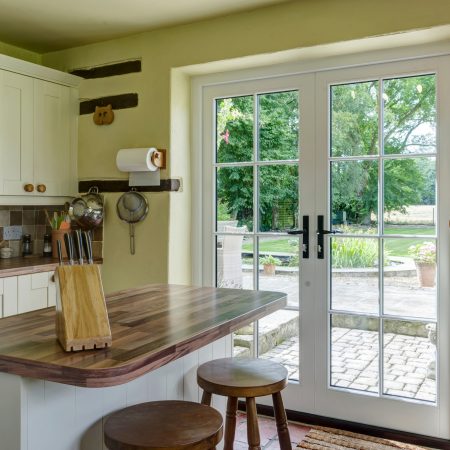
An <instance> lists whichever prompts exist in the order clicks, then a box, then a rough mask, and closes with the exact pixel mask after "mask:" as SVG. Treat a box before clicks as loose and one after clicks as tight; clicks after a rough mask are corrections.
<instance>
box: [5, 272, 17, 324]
mask: <svg viewBox="0 0 450 450" xmlns="http://www.w3.org/2000/svg"><path fill="white" fill-rule="evenodd" d="M16 314H17V277H8V278H3V317H8V316H14V315H16Z"/></svg>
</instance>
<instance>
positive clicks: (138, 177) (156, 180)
mask: <svg viewBox="0 0 450 450" xmlns="http://www.w3.org/2000/svg"><path fill="white" fill-rule="evenodd" d="M136 158H137V160H136ZM116 164H117V168H118V169H119V170H120V171H122V172H129V182H128V185H129V186H159V185H160V181H161V180H160V169H165V168H166V150H165V149H156V148H154V147H150V148H128V149H122V150H119V152H118V153H117V158H116Z"/></svg>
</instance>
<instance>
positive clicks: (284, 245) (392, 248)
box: [242, 226, 435, 256]
mask: <svg viewBox="0 0 450 450" xmlns="http://www.w3.org/2000/svg"><path fill="white" fill-rule="evenodd" d="M434 233H435V229H434V227H408V226H387V227H386V228H385V234H399V235H405V234H415V235H421V236H424V238H425V236H432V235H434ZM291 240H292V239H290V238H287V239H276V240H261V241H260V244H259V249H260V252H262V253H295V247H294V246H292V245H290V244H289V241H291ZM419 242H422V239H417V238H411V239H388V240H386V241H385V246H386V249H387V250H388V251H389V254H390V255H391V256H408V248H409V247H410V246H411V245H414V244H417V243H419ZM242 249H243V250H244V251H245V250H247V251H252V250H253V246H252V242H246V243H244V245H243V246H242Z"/></svg>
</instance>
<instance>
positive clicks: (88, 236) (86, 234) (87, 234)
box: [83, 231, 94, 264]
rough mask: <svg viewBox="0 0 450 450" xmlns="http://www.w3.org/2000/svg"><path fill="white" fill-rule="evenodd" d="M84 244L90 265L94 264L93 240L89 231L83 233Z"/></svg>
mask: <svg viewBox="0 0 450 450" xmlns="http://www.w3.org/2000/svg"><path fill="white" fill-rule="evenodd" d="M83 244H84V251H85V253H86V258H87V260H88V263H89V264H94V258H93V256H92V238H91V234H90V232H89V231H84V232H83Z"/></svg>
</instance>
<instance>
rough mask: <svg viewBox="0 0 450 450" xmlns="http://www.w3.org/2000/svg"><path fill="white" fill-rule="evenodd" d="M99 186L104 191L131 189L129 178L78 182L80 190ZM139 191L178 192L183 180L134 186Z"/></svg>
mask: <svg viewBox="0 0 450 450" xmlns="http://www.w3.org/2000/svg"><path fill="white" fill-rule="evenodd" d="M92 186H97V187H98V190H99V192H100V193H102V192H127V191H129V190H130V186H129V184H128V180H83V181H80V182H79V183H78V191H79V192H87V191H88V190H89V188H90V187H92ZM134 187H135V188H136V190H137V191H139V192H177V191H179V190H180V188H181V181H180V180H178V179H174V178H169V179H167V180H161V182H160V184H159V186H134Z"/></svg>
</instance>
